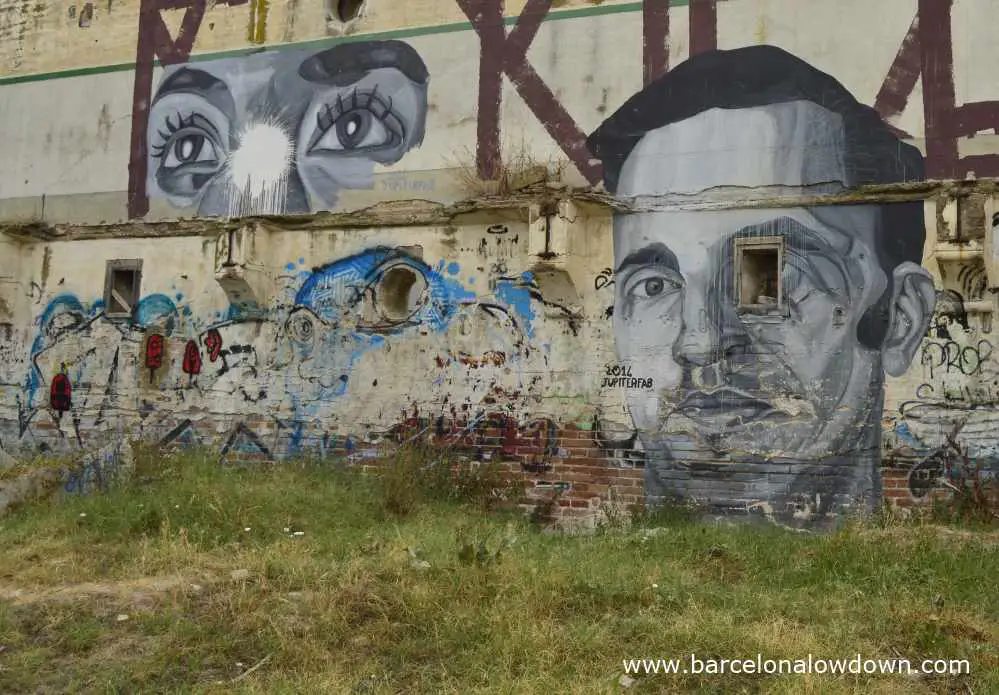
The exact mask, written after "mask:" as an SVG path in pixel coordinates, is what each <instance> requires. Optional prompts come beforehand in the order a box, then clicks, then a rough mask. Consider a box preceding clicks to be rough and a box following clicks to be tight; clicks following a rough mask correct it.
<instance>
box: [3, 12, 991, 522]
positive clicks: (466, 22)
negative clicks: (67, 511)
mask: <svg viewBox="0 0 999 695" xmlns="http://www.w3.org/2000/svg"><path fill="white" fill-rule="evenodd" d="M549 4H551V5H552V7H549ZM168 6H169V7H171V8H173V9H168ZM140 9H141V10H142V12H140ZM332 11H333V10H327V9H326V8H325V7H324V6H323V5H321V4H319V3H316V4H310V5H305V4H301V3H290V4H287V5H280V6H278V5H272V4H271V3H268V2H266V1H263V0H261V1H259V2H257V1H253V2H249V3H247V2H242V3H235V2H232V1H231V0H230V2H229V3H216V4H213V5H212V6H211V7H208V6H207V5H206V4H205V3H203V2H202V3H198V2H192V3H190V4H186V5H185V4H174V5H171V4H169V3H158V2H156V0H141V1H140V2H135V3H126V4H121V5H118V4H115V3H113V2H112V3H108V4H107V5H106V6H105V5H99V6H98V5H90V4H81V3H77V4H75V5H72V6H68V5H48V6H41V5H39V6H37V7H36V8H26V6H23V5H22V4H19V3H9V2H0V17H3V20H2V22H0V37H2V38H3V40H2V42H0V62H2V64H3V65H4V66H5V71H4V74H3V75H2V76H0V90H2V93H3V99H0V129H2V131H0V135H2V137H3V140H4V142H5V152H4V155H5V156H4V158H3V160H2V161H0V220H2V222H3V226H2V229H3V231H4V232H5V234H0V447H2V448H4V449H5V450H7V451H10V452H26V451H30V450H33V449H38V448H70V449H72V448H93V447H97V446H101V445H104V444H106V441H107V440H108V439H109V438H110V439H115V438H120V437H122V436H125V435H126V434H134V435H140V436H143V437H146V438H155V439H158V440H160V441H163V442H166V443H183V442H188V441H200V442H204V443H208V442H212V443H218V444H219V445H220V446H221V447H222V449H223V450H224V453H226V454H230V453H235V452H242V453H244V454H245V453H255V454H260V455H266V456H272V457H284V456H289V455H294V454H297V453H301V452H303V451H306V450H309V451H319V452H320V453H322V454H323V455H326V454H330V455H332V454H334V453H336V454H346V455H349V456H350V457H351V460H355V461H356V460H360V459H361V458H363V457H364V456H366V455H368V454H366V453H365V452H366V451H367V452H370V451H372V450H373V449H372V447H373V446H374V445H375V444H376V443H377V442H378V441H380V440H382V439H384V438H385V437H386V436H388V437H390V438H392V439H394V440H398V439H400V438H402V439H405V438H409V437H414V436H422V437H428V438H430V439H432V440H434V441H435V442H436V443H438V444H440V445H446V446H453V447H458V448H460V449H461V450H462V451H465V452H468V454H469V455H471V456H475V457H477V458H479V459H492V460H502V461H504V462H508V463H509V466H510V467H511V470H513V471H515V472H517V473H518V474H520V475H523V476H524V477H525V483H526V484H527V485H528V486H529V488H530V489H531V490H534V491H535V492H532V494H533V495H535V496H542V497H544V496H546V495H549V494H554V493H560V494H561V499H562V503H563V504H564V505H565V506H566V508H567V509H568V510H570V511H568V512H567V513H573V512H572V510H573V509H576V512H575V513H578V514H588V513H590V512H592V510H593V508H594V507H595V506H596V505H598V504H599V502H600V500H601V499H606V498H607V497H608V495H610V491H611V489H612V488H615V489H616V490H617V495H616V498H617V499H619V500H622V501H624V502H636V501H639V500H645V501H647V502H650V503H654V502H657V501H659V500H661V499H663V498H669V497H673V496H679V497H681V498H686V499H695V500H698V501H702V502H706V503H708V504H709V505H712V506H713V507H714V508H715V510H716V511H717V512H718V513H724V514H728V513H745V512H747V511H748V512H750V513H755V514H760V515H764V516H770V517H771V518H778V519H780V520H781V521H782V522H784V523H789V524H794V525H821V524H822V523H823V521H824V520H825V519H826V518H827V517H828V516H829V515H830V514H836V513H838V512H840V511H842V510H843V509H844V508H850V507H857V506H858V505H859V506H861V507H864V506H867V507H870V506H873V505H875V504H877V503H879V502H880V501H881V500H882V499H884V498H891V499H897V500H901V501H906V502H911V501H919V500H926V499H928V497H929V491H930V490H931V489H932V488H934V487H936V486H937V484H938V478H939V477H940V476H941V474H943V473H944V472H945V471H943V470H942V469H943V468H946V465H947V462H948V461H952V459H953V456H950V457H948V456H943V457H942V456H933V455H931V454H932V453H933V452H934V451H935V449H936V448H937V447H939V446H940V445H941V444H943V443H944V441H945V435H946V434H947V433H949V432H952V431H954V430H955V428H957V427H958V426H960V428H961V431H960V434H959V435H958V439H959V441H960V442H961V444H962V445H963V446H966V447H968V453H969V455H970V456H971V457H972V458H973V459H975V460H977V461H979V462H980V463H982V464H983V465H984V466H985V467H986V468H987V469H989V470H991V469H993V468H994V467H995V466H994V463H993V461H995V460H996V456H997V454H996V451H995V448H996V447H995V442H994V441H993V438H991V437H990V434H989V433H990V431H991V430H992V429H994V428H993V424H992V423H993V422H994V419H995V418H994V415H993V413H994V403H995V398H994V395H993V393H994V390H995V389H996V388H999V377H997V372H996V367H995V365H996V360H995V357H994V356H993V355H992V351H993V348H992V340H991V332H992V319H993V315H994V309H995V306H994V305H995V302H994V294H993V293H992V292H991V289H992V288H993V287H996V286H999V274H997V273H996V272H994V271H995V270H996V268H995V267H994V261H993V259H994V258H996V256H995V255H994V254H993V251H992V249H993V229H992V224H991V220H992V214H993V212H994V209H995V203H994V202H993V201H994V196H995V187H994V184H993V181H992V179H991V178H990V177H993V176H996V175H997V173H999V140H997V135H996V131H995V127H996V123H997V122H999V103H997V101H996V100H995V99H996V96H997V95H999V85H996V84H995V81H994V79H992V78H991V77H990V66H991V65H992V64H994V60H992V59H990V57H991V58H999V55H995V54H996V53H999V48H996V46H995V44H994V42H993V41H991V40H990V39H991V36H990V32H989V30H988V28H987V27H989V26H990V23H989V22H988V21H987V18H988V17H991V16H993V15H997V13H999V8H997V7H996V6H995V4H994V3H990V2H987V1H985V0H955V1H954V2H950V1H944V2H929V1H922V2H917V1H916V0H885V1H883V2H879V3H877V4H876V6H871V4H870V3H867V2H863V1H861V0H856V1H855V0H847V1H844V2H837V3H821V2H811V3H806V4H804V5H803V4H802V3H800V2H797V1H796V0H730V1H728V2H717V3H715V2H708V1H707V0H705V1H699V0H692V2H689V3H686V2H676V1H675V0H674V2H672V3H669V2H663V1H658V2H656V1H652V0H647V1H646V2H645V3H639V2H602V3H591V2H581V1H579V2H572V1H570V2H554V3H547V2H529V3H517V2H510V3H507V6H506V7H505V8H504V7H503V5H502V4H501V3H499V2H498V1H496V0H460V1H458V2H452V1H450V0H436V1H430V0H426V1H422V2H407V3H405V7H399V3H386V2H380V1H378V0H368V1H367V2H366V3H365V6H364V9H363V10H362V13H361V15H360V16H359V17H358V18H357V19H355V20H353V21H351V22H348V23H346V24H344V23H341V22H339V21H338V20H337V19H336V18H335V17H332V16H328V15H330V13H331V12H332ZM140 17H141V19H140ZM917 18H918V21H917ZM504 25H505V26H506V27H508V29H507V31H509V35H508V36H507V37H504V31H503V26H504ZM57 47H58V50H57ZM718 49H722V50H718ZM731 49H738V50H734V51H733V50H731ZM868 107H872V108H868ZM754 254H755V255H754ZM761 254H762V255H761ZM768 258H772V259H774V261H775V263H776V265H774V266H773V267H774V268H776V272H775V273H774V274H772V275H770V274H768V271H765V270H760V268H764V267H769V266H768V264H769V263H770V261H769V260H767V259H768ZM113 260H125V261H141V281H140V286H139V288H138V289H139V292H138V295H137V296H136V297H134V301H133V302H131V303H132V305H131V306H129V308H128V310H127V311H126V312H124V314H123V315H121V316H115V315H114V312H113V311H111V309H113V308H114V307H113V306H111V307H109V306H106V305H105V302H106V301H108V293H107V291H106V285H107V263H108V261H113ZM759 264H763V265H760V266H759V268H757V265H759ZM754 269H755V270H754ZM760 273H762V275H760ZM754 283H755V284H754ZM750 285H752V287H751V286H750ZM573 505H575V507H574V506H573Z"/></svg>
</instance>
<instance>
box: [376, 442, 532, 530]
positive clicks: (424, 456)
mask: <svg viewBox="0 0 999 695" xmlns="http://www.w3.org/2000/svg"><path fill="white" fill-rule="evenodd" d="M379 473H380V477H381V482H382V491H383V495H384V504H385V508H386V509H387V510H388V511H389V512H391V513H392V514H395V515H397V516H405V515H407V514H410V513H412V512H413V511H414V510H415V509H416V507H417V506H419V505H420V504H423V503H426V502H434V501H436V502H451V503H458V504H471V505H474V506H477V507H481V508H484V509H493V508H495V507H497V506H502V505H504V504H506V503H509V502H510V501H511V500H513V499H516V497H517V495H518V494H519V486H518V485H517V483H516V482H515V481H512V480H510V479H508V478H507V477H506V476H504V474H503V471H502V469H501V468H500V467H499V466H497V465H496V464H493V463H482V462H478V461H463V460H460V459H458V458H456V457H455V456H454V454H453V453H452V452H450V451H449V450H446V449H444V450H442V449H434V448H431V447H428V446H425V445H422V444H406V445H403V446H401V447H399V448H398V449H397V450H395V451H394V452H393V453H392V454H391V455H389V456H387V457H386V458H384V459H383V460H382V462H381V468H380V471H379Z"/></svg>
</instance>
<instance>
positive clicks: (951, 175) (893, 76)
mask: <svg viewBox="0 0 999 695" xmlns="http://www.w3.org/2000/svg"><path fill="white" fill-rule="evenodd" d="M953 6H954V0H919V13H918V14H917V15H916V18H915V20H913V22H912V25H911V26H910V27H909V31H908V33H907V34H906V35H905V38H904V39H903V40H902V46H901V47H900V48H899V51H898V54H897V55H896V56H895V60H894V61H893V62H892V65H891V68H890V69H889V70H888V74H887V75H886V76H885V79H884V83H883V84H882V85H881V89H880V91H879V92H878V96H877V99H876V101H875V104H874V106H875V108H876V109H877V111H878V113H880V114H881V116H882V118H886V119H887V118H891V117H893V116H896V115H898V114H900V113H902V111H903V110H904V109H905V107H906V105H907V104H908V101H909V97H911V96H912V93H913V91H914V90H915V88H916V83H917V81H918V80H919V78H920V77H922V84H923V117H924V120H925V122H926V175H927V177H928V178H931V179H963V178H965V176H967V174H969V173H970V172H975V175H976V176H997V175H999V155H996V154H984V155H971V156H967V157H961V156H960V155H959V152H958V140H959V139H960V138H965V137H971V136H974V135H976V134H977V133H979V132H981V131H985V130H991V131H993V132H995V131H996V129H997V128H999V101H994V100H993V101H979V102H971V103H967V104H962V105H960V106H959V105H958V104H957V96H956V88H955V79H954V43H953V42H954V38H953V30H952V24H951V12H952V9H953ZM899 132H900V134H902V135H906V134H905V133H901V131H899Z"/></svg>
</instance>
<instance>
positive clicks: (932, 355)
mask: <svg viewBox="0 0 999 695" xmlns="http://www.w3.org/2000/svg"><path fill="white" fill-rule="evenodd" d="M990 357H992V343H990V342H989V341H987V340H979V341H978V343H977V344H976V345H963V346H962V345H960V344H959V343H956V342H954V341H953V340H948V341H946V342H936V341H934V342H928V343H926V344H924V345H923V352H922V355H921V357H920V362H921V363H922V365H923V367H925V368H926V369H928V370H929V377H930V378H931V379H932V378H933V377H934V375H939V374H954V373H960V374H963V375H965V376H976V375H978V374H981V373H982V364H984V363H985V362H987V361H988V360H989V358H990Z"/></svg>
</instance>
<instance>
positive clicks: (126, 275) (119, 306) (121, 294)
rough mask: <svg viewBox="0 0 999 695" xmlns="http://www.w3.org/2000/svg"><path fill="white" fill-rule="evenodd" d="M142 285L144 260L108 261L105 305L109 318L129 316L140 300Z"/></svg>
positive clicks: (105, 279) (105, 278)
mask: <svg viewBox="0 0 999 695" xmlns="http://www.w3.org/2000/svg"><path fill="white" fill-rule="evenodd" d="M141 285H142V261H141V260H138V259H128V260H122V259H118V260H113V261H108V264H107V269H106V271H105V275H104V307H105V312H104V313H105V314H106V315H107V316H108V317H109V318H128V317H131V315H132V309H133V308H134V307H135V305H136V304H138V302H139V297H140V292H141Z"/></svg>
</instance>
